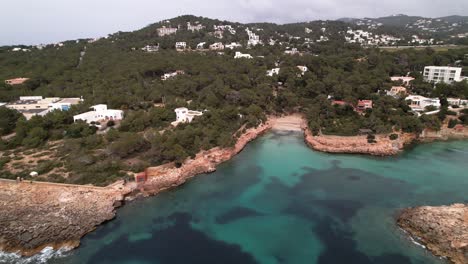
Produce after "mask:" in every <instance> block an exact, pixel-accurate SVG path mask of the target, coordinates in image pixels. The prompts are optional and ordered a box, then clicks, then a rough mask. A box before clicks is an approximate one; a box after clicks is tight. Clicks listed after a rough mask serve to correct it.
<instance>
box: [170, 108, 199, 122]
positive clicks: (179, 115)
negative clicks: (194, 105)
mask: <svg viewBox="0 0 468 264" xmlns="http://www.w3.org/2000/svg"><path fill="white" fill-rule="evenodd" d="M174 111H175V113H176V121H174V122H172V123H171V125H173V126H177V125H178V124H179V123H191V122H192V120H193V118H194V117H196V116H201V115H203V113H202V112H199V111H193V110H189V109H188V108H186V107H179V108H176V109H175V110H174Z"/></svg>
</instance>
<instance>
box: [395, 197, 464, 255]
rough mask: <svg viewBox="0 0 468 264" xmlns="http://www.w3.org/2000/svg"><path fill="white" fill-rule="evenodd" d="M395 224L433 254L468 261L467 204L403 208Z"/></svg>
mask: <svg viewBox="0 0 468 264" xmlns="http://www.w3.org/2000/svg"><path fill="white" fill-rule="evenodd" d="M398 225H399V226H400V227H401V228H402V229H403V230H405V231H407V232H408V233H409V234H410V235H411V236H413V237H414V239H415V240H417V241H418V242H420V243H422V244H424V245H425V246H426V247H427V249H428V250H430V251H431V252H432V253H433V254H434V255H437V256H441V257H445V258H447V259H448V260H449V261H451V262H452V263H456V264H466V263H468V204H454V205H451V206H435V207H432V206H423V207H416V208H408V209H404V210H403V211H402V212H401V213H400V215H399V217H398Z"/></svg>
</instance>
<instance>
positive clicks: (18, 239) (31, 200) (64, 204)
mask: <svg viewBox="0 0 468 264" xmlns="http://www.w3.org/2000/svg"><path fill="white" fill-rule="evenodd" d="M270 129H276V130H283V131H284V130H285V131H303V132H304V140H305V142H306V143H307V145H309V146H310V147H311V148H313V149H315V150H318V151H324V152H331V153H361V154H370V155H378V156H387V155H395V154H397V153H399V152H400V151H401V150H402V149H403V148H404V146H405V145H407V144H409V143H411V142H413V141H414V140H421V138H419V139H418V138H417V137H416V136H415V135H412V134H401V135H399V138H398V139H397V140H394V141H391V140H390V139H389V138H388V136H386V135H377V136H376V140H377V143H375V144H369V143H368V142H367V138H366V137H365V136H357V137H335V136H313V135H312V133H311V132H310V130H309V129H308V128H307V127H306V121H305V119H304V118H303V117H302V116H301V115H291V116H285V117H280V118H278V117H270V118H268V121H267V122H265V123H263V124H261V125H260V126H258V127H256V128H251V129H247V130H245V131H244V133H243V134H242V135H241V136H240V137H239V138H238V139H237V142H236V144H235V145H234V146H233V147H231V148H219V147H216V148H213V149H210V150H206V151H202V152H200V153H198V154H197V155H196V157H195V158H193V159H187V160H186V161H185V162H184V163H183V164H182V166H180V167H177V166H176V164H174V163H169V164H164V165H161V166H158V167H150V168H148V169H147V170H146V173H147V177H148V178H147V180H146V182H144V183H140V184H137V183H135V182H130V183H126V184H124V183H123V182H117V183H115V184H112V185H110V186H107V187H93V186H78V185H66V184H52V183H37V182H34V183H30V182H21V183H17V182H15V181H6V180H0V251H6V252H15V253H18V254H21V255H23V256H31V255H34V254H36V253H38V252H40V251H41V250H43V249H44V248H46V247H53V248H54V249H59V248H64V247H66V248H75V247H77V246H79V244H80V239H81V238H82V237H83V236H84V235H86V234H87V233H89V232H92V231H93V230H94V229H95V228H96V227H97V226H98V225H100V224H102V223H103V222H105V221H108V220H111V219H113V218H114V217H115V209H116V208H117V207H119V206H121V205H122V202H123V201H124V200H132V199H135V198H137V197H141V196H143V197H146V196H151V195H156V194H157V193H159V192H161V191H163V190H166V189H169V188H174V187H177V186H179V185H181V184H184V183H185V182H186V181H187V180H188V179H190V178H192V177H194V176H195V175H198V174H202V173H210V172H213V171H215V170H216V166H217V165H219V164H220V163H222V162H225V161H227V160H229V159H231V158H232V157H233V156H235V155H236V154H238V153H239V152H241V151H242V149H243V148H244V147H245V146H246V145H247V144H248V143H249V142H250V141H252V140H254V139H255V138H257V137H258V136H260V135H262V134H264V133H266V132H267V131H269V130H270ZM450 133H452V132H451V131H448V132H447V131H444V132H440V133H439V134H430V133H429V134H427V135H426V138H427V140H429V139H430V140H431V141H432V140H434V139H436V140H439V139H446V138H451V137H452V136H453V135H451V134H450ZM457 135H458V136H459V137H458V138H467V137H468V133H467V130H466V128H465V131H463V133H458V134H457ZM442 136H443V137H444V138H441V137H442Z"/></svg>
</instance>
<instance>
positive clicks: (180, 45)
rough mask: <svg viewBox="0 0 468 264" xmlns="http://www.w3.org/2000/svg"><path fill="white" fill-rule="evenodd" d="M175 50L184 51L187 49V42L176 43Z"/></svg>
mask: <svg viewBox="0 0 468 264" xmlns="http://www.w3.org/2000/svg"><path fill="white" fill-rule="evenodd" d="M175 48H176V49H177V50H184V49H185V48H187V42H183V41H181V42H176V44H175Z"/></svg>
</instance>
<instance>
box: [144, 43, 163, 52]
mask: <svg viewBox="0 0 468 264" xmlns="http://www.w3.org/2000/svg"><path fill="white" fill-rule="evenodd" d="M141 50H142V51H146V52H157V51H158V50H159V44H158V45H156V46H151V45H146V46H144V47H143V48H141Z"/></svg>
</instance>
